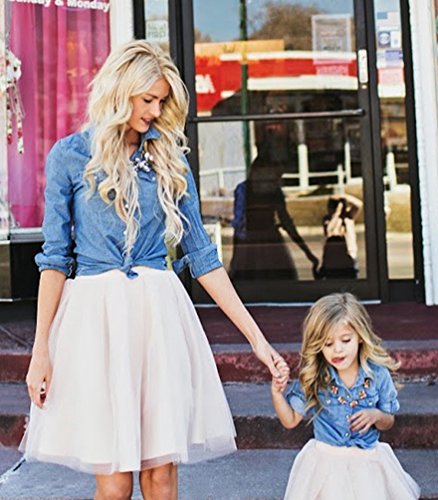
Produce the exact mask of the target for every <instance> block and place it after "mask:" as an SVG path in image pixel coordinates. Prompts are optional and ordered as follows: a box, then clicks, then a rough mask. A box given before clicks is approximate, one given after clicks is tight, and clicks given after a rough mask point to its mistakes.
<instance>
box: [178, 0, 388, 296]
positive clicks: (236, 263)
mask: <svg viewBox="0 0 438 500" xmlns="http://www.w3.org/2000/svg"><path fill="white" fill-rule="evenodd" d="M363 3H364V2H360V1H355V0H337V1H327V0H289V1H281V2H280V1H272V0H224V1H223V2H216V1H215V0H193V2H192V6H191V7H192V9H193V16H184V17H185V21H184V22H185V23H186V25H185V27H184V28H183V29H184V32H185V33H186V34H187V33H190V34H191V36H192V37H193V50H188V48H187V47H186V48H185V49H184V58H185V59H184V64H183V67H184V69H185V75H184V77H185V80H186V82H187V83H188V86H189V90H190V92H191V95H192V105H191V111H190V116H189V122H188V134H189V137H190V140H191V146H192V148H193V151H192V156H191V162H192V168H193V169H194V170H195V174H198V175H199V180H200V183H199V189H200V196H201V204H202V214H203V218H204V222H205V224H206V226H207V228H208V229H209V231H210V232H211V237H212V239H213V240H215V241H216V243H217V244H218V247H219V250H220V253H221V257H222V259H223V262H224V265H225V267H226V269H227V271H228V272H229V274H230V276H231V279H232V280H233V282H234V284H235V286H236V288H237V289H238V291H239V293H240V294H241V296H242V298H243V299H244V300H245V301H247V302H269V301H283V302H295V301H300V302H301V301H305V300H313V299H315V298H317V297H318V296H320V295H322V294H324V293H328V292H330V291H336V290H341V289H342V290H351V291H353V292H355V293H357V294H358V295H360V296H361V297H362V298H364V299H377V298H379V262H378V258H377V255H378V247H377V241H378V240H379V238H378V236H377V230H378V229H377V226H376V220H377V214H378V211H379V210H383V207H382V208H379V207H377V206H376V199H377V198H378V197H376V196H375V187H374V179H375V178H376V172H375V169H376V168H380V167H377V166H376V165H380V161H379V162H377V161H375V158H374V154H373V140H372V132H371V131H372V119H371V114H370V90H369V89H370V83H369V81H370V75H369V70H368V66H369V65H368V59H367V58H368V50H367V40H366V13H365V11H364V7H363V5H362V4H363ZM189 24H191V25H190V26H189ZM378 134H379V131H377V137H378ZM377 203H378V202H377ZM192 292H193V296H194V299H195V300H197V301H202V300H203V298H204V297H203V295H202V292H201V290H200V288H198V287H197V284H194V285H193V289H192Z"/></svg>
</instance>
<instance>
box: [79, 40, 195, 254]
mask: <svg viewBox="0 0 438 500" xmlns="http://www.w3.org/2000/svg"><path fill="white" fill-rule="evenodd" d="M162 78H164V79H165V80H166V81H167V82H168V84H169V86H170V92H169V96H168V97H167V99H166V102H165V104H164V105H163V109H162V112H161V115H160V116H159V117H158V118H156V119H155V120H154V122H153V127H154V128H155V129H156V130H158V132H159V133H160V134H161V137H160V139H159V140H150V141H148V144H147V149H148V151H149V153H150V154H151V155H152V156H153V166H154V170H155V173H156V177H157V191H158V198H159V201H160V204H161V206H162V208H163V210H164V213H165V235H164V236H165V239H166V241H167V242H168V243H170V244H172V245H176V244H177V243H178V242H179V241H180V240H181V237H182V234H183V223H182V218H183V217H182V214H181V212H180V210H179V209H178V202H179V201H180V199H181V198H182V197H183V196H184V194H185V193H186V191H187V181H186V177H185V173H186V171H187V167H186V165H185V163H184V161H183V159H182V158H183V155H184V154H185V153H186V152H187V151H188V147H187V139H186V137H185V135H184V125H185V120H186V116H187V112H188V92H187V89H186V87H185V85H184V83H183V82H182V80H181V77H180V75H179V72H178V69H177V68H176V66H175V65H174V63H173V62H172V60H171V59H170V58H169V56H167V55H166V54H165V53H164V52H163V51H162V50H161V49H160V48H159V47H157V46H154V45H151V44H150V43H147V42H145V41H144V40H135V41H131V42H129V43H127V44H124V45H122V46H120V47H118V48H117V49H116V50H114V51H113V52H111V54H110V55H109V56H108V58H107V60H106V61H105V63H104V64H103V66H102V68H101V69H100V71H99V72H98V73H97V75H96V76H95V78H94V79H93V81H92V82H91V93H90V97H89V102H88V121H87V124H86V127H91V128H92V130H93V132H92V146H91V155H92V157H91V160H90V161H89V163H88V164H87V166H86V169H85V174H84V176H85V179H86V180H87V181H88V183H89V186H90V191H89V194H90V195H91V194H92V193H93V192H95V190H96V189H97V191H98V192H99V194H100V196H101V198H102V199H103V200H104V201H105V202H106V203H108V204H114V207H115V210H116V213H117V215H118V216H119V217H120V218H121V219H122V220H123V221H124V222H126V238H125V247H124V250H125V252H126V253H127V254H129V253H130V252H131V250H132V247H133V245H134V242H135V240H136V237H137V233H138V220H137V218H138V214H139V213H140V207H139V200H138V186H137V179H136V173H135V171H134V169H133V168H132V167H130V165H129V150H128V144H127V140H126V133H127V131H128V125H127V123H128V121H129V119H130V117H131V114H132V110H133V106H132V101H131V98H132V97H133V96H137V95H140V94H143V93H145V92H147V91H148V89H150V87H151V86H152V85H154V83H155V82H157V81H158V80H160V79H162ZM145 148H146V144H145ZM98 171H103V172H104V173H105V174H106V178H105V179H104V180H103V181H102V182H101V183H99V185H98V186H97V185H96V180H95V175H96V173H97V172H98Z"/></svg>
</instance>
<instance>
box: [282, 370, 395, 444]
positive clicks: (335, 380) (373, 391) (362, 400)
mask: <svg viewBox="0 0 438 500" xmlns="http://www.w3.org/2000/svg"><path fill="white" fill-rule="evenodd" d="M368 364H369V366H370V368H371V370H372V374H371V375H369V374H367V373H365V371H364V370H363V369H362V368H360V369H359V375H358V378H357V380H356V382H355V384H354V385H353V387H351V388H347V387H346V386H345V384H344V383H343V382H342V380H341V379H340V378H339V375H338V373H337V372H336V370H335V369H334V368H333V367H331V366H330V367H329V369H330V375H331V377H332V378H331V381H330V383H329V386H328V387H327V389H324V390H321V391H319V392H318V397H319V399H320V401H321V404H322V410H321V411H320V412H319V413H318V414H317V415H316V416H315V418H314V419H313V421H312V423H313V433H314V436H315V439H317V440H318V441H322V442H324V443H327V444H330V445H333V446H347V447H352V446H356V447H357V448H362V449H369V448H374V447H375V446H376V443H377V441H378V440H379V436H380V432H379V431H378V430H377V428H376V427H375V426H371V428H370V429H369V430H368V431H367V432H366V433H364V434H360V433H359V432H358V431H356V432H351V429H350V417H351V416H352V415H354V414H355V413H356V412H358V411H360V410H365V409H370V408H377V409H379V410H381V411H383V412H385V413H390V414H393V413H396V412H397V411H398V410H399V408H400V405H399V402H398V400H397V391H396V389H395V386H394V383H393V381H392V378H391V375H390V373H389V371H388V369H387V368H385V367H383V366H380V365H376V364H374V363H368ZM286 399H287V400H288V402H289V404H290V406H291V407H292V408H293V409H294V410H295V411H296V412H297V413H299V414H300V415H302V416H303V417H304V418H306V419H307V418H310V417H312V416H314V415H315V413H317V410H316V409H315V408H311V409H310V410H306V399H305V396H304V392H303V389H302V387H301V384H300V382H299V381H298V380H295V381H294V382H293V384H292V387H291V389H290V391H289V392H288V393H287V395H286Z"/></svg>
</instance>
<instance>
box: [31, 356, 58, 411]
mask: <svg viewBox="0 0 438 500" xmlns="http://www.w3.org/2000/svg"><path fill="white" fill-rule="evenodd" d="M51 378H52V365H51V363H50V359H49V352H48V349H47V348H42V349H37V350H34V352H33V354H32V358H31V360H30V365H29V370H28V372H27V375H26V384H27V391H28V393H29V396H30V399H31V401H32V403H34V404H35V405H36V406H38V408H42V407H43V404H44V401H45V399H46V397H47V393H48V392H49V387H50V381H51Z"/></svg>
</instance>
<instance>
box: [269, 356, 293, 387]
mask: <svg viewBox="0 0 438 500" xmlns="http://www.w3.org/2000/svg"><path fill="white" fill-rule="evenodd" d="M275 367H276V368H277V370H278V371H279V372H280V376H279V377H272V386H271V390H272V393H273V394H274V393H280V394H283V392H284V390H285V389H286V386H287V383H288V382H289V374H290V370H289V367H288V366H287V363H286V361H285V360H284V359H283V358H282V357H280V358H279V359H278V360H277V362H276V363H275Z"/></svg>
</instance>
